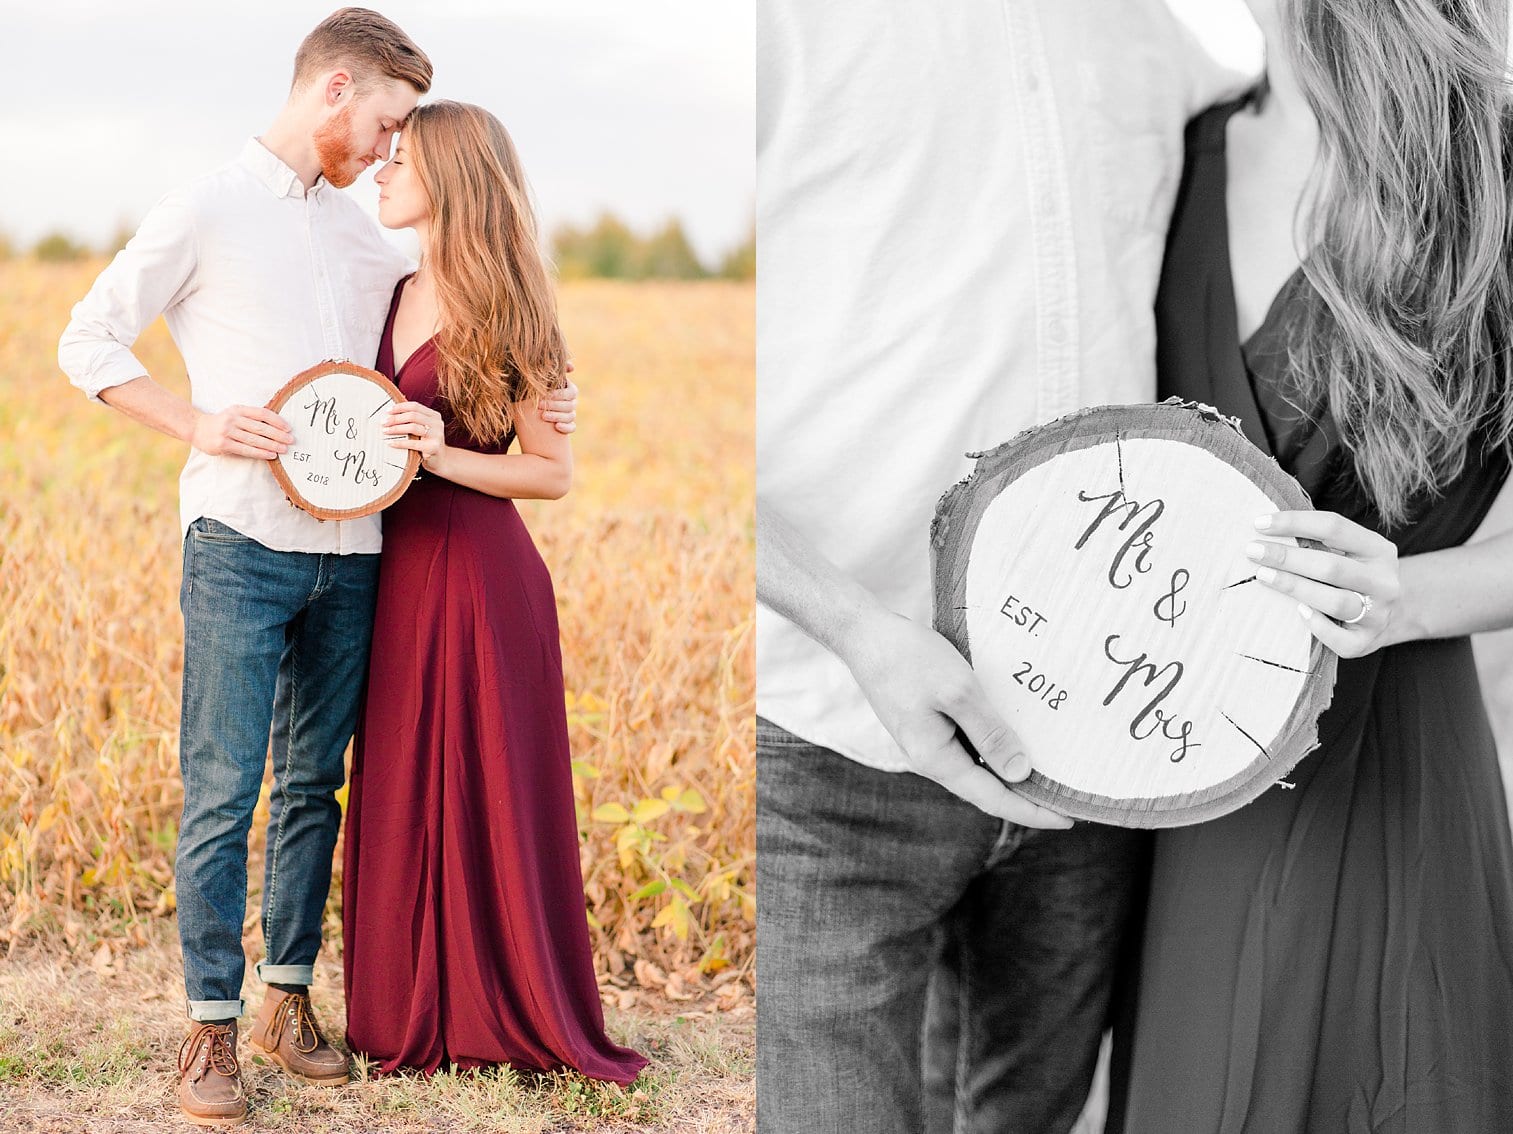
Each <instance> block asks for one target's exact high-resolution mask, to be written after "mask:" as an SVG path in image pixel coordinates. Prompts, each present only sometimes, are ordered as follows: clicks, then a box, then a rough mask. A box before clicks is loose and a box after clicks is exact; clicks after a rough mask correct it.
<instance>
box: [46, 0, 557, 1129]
mask: <svg viewBox="0 0 1513 1134" xmlns="http://www.w3.org/2000/svg"><path fill="white" fill-rule="evenodd" d="M430 83H431V63H430V60H429V59H428V58H427V57H426V55H425V53H424V52H422V51H421V50H420V49H419V48H418V47H417V46H416V45H415V44H414V43H413V42H412V41H411V40H410V38H409V37H408V36H407V35H406V34H405V33H404V32H403V31H401V30H400V29H399V28H398V27H397V26H395V25H394V24H393V23H392V22H390V21H389V20H387V19H385V18H384V17H383V16H381V15H379V14H377V13H376V12H371V11H368V10H366V9H361V8H343V9H341V10H340V11H338V12H336V13H334V14H333V15H332V16H330V17H329V18H328V19H326V20H325V21H323V22H322V23H321V24H320V25H319V26H318V27H317V28H316V29H315V30H314V31H312V32H311V33H310V35H309V36H308V37H306V39H305V40H304V42H303V43H302V44H301V45H300V48H299V51H298V53H297V55H296V57H295V69H294V81H293V85H292V88H291V90H290V94H289V98H288V101H287V102H286V103H285V105H284V107H283V109H282V110H281V111H280V112H279V114H278V115H277V117H276V118H275V119H274V121H273V124H272V126H271V127H270V128H269V129H268V130H267V131H266V132H265V133H264V134H263V135H262V136H261V137H260V138H256V139H253V140H250V141H249V142H248V143H247V144H246V146H245V147H244V149H243V151H242V154H241V156H240V158H238V159H237V161H235V162H234V163H232V164H231V165H228V166H226V167H224V168H222V169H220V170H218V171H216V172H214V173H212V174H209V175H208V176H206V177H202V178H200V179H199V180H197V181H195V182H193V183H191V184H190V185H188V186H186V187H184V188H183V189H180V190H178V191H175V192H172V193H170V194H168V196H166V197H165V198H163V200H162V201H160V202H159V203H158V204H157V205H156V206H155V207H154V208H153V210H152V211H151V212H150V213H149V215H148V216H147V217H146V219H145V220H144V221H143V222H142V226H141V228H140V229H139V230H138V232H137V234H136V236H135V237H134V238H133V239H132V241H131V242H130V243H129V244H128V245H127V246H126V248H125V249H124V250H123V251H122V252H121V253H120V255H118V256H117V257H116V259H115V260H114V261H113V262H112V263H111V264H110V266H109V267H108V268H106V269H105V271H104V272H102V273H101V275H100V277H99V279H97V280H96V281H95V284H94V286H93V288H91V290H90V292H89V294H88V295H87V296H86V297H85V298H84V300H83V301H82V302H80V303H79V304H78V305H77V306H76V307H75V308H74V311H73V319H72V321H71V322H70V324H69V326H68V329H67V330H66V331H65V332H64V334H63V337H62V341H61V343H60V345H59V351H58V354H59V362H60V364H61V366H62V368H63V370H64V371H66V372H67V373H68V375H69V377H70V379H71V380H72V381H73V383H74V384H75V385H76V386H79V387H80V388H81V389H83V390H84V391H85V392H86V393H88V394H89V395H90V396H91V397H94V398H99V399H100V400H103V401H104V402H106V403H107V404H108V405H110V406H111V407H112V408H114V409H117V410H120V411H121V412H123V413H125V414H126V415H127V416H129V417H131V418H133V419H135V420H137V421H139V422H142V423H143V424H145V425H147V426H149V427H151V428H153V429H156V430H158V431H159V432H162V433H167V434H169V435H170V436H173V437H177V438H179V439H181V440H183V441H187V442H188V443H189V445H190V447H191V449H190V455H189V459H188V461H187V463H186V464H185V466H184V471H183V474H182V476H181V478H180V516H181V521H182V525H183V528H184V530H185V532H186V538H185V543H184V578H183V585H182V589H181V592H180V605H181V607H182V610H183V614H184V690H183V713H182V724H181V731H180V766H181V769H182V773H183V778H184V812H183V818H182V821H181V824H180V830H179V845H178V857H177V863H176V891H177V899H178V918H179V933H180V939H181V943H182V946H183V953H184V980H185V988H186V992H187V995H188V1001H189V1017H190V1020H191V1021H192V1025H193V1026H192V1027H191V1030H190V1032H189V1035H188V1037H187V1038H186V1040H185V1041H184V1044H183V1046H182V1048H181V1049H180V1055H179V1070H180V1073H181V1082H180V1087H179V1103H180V1106H181V1108H182V1110H183V1112H184V1114H185V1115H186V1116H187V1117H188V1118H190V1119H191V1120H192V1121H194V1122H198V1123H205V1124H215V1123H226V1122H235V1121H239V1120H240V1119H241V1118H242V1117H244V1116H245V1114H246V1108H247V1103H246V1096H245V1093H244V1091H243V1088H242V1083H241V1079H240V1070H239V1067H238V1064H237V1059H236V1041H237V1018H238V1017H239V1016H240V1015H241V1013H242V1011H243V1003H242V999H241V987H242V977H243V967H244V960H243V954H242V919H243V915H244V912H245V908H246V898H247V834H248V830H249V828H250V824H251V819H252V812H253V808H254V807H255V805H256V803H257V798H258V792H259V788H260V785H261V782H262V778H263V768H264V763H265V760H266V759H267V756H268V752H269V742H270V733H271V740H272V758H273V771H274V787H273V794H272V798H271V804H270V808H269V826H268V847H267V862H266V873H265V880H264V886H263V937H264V944H265V949H266V959H265V960H263V961H262V962H261V963H260V964H258V966H257V972H258V976H259V977H260V978H261V979H262V980H263V981H264V982H265V983H266V984H267V985H268V992H267V994H266V997H265V999H264V1001H263V1004H262V1008H261V1010H260V1012H259V1013H258V1017H257V1021H256V1023H255V1024H254V1026H253V1030H252V1035H251V1040H252V1043H253V1045H254V1046H255V1047H258V1048H260V1049H262V1050H264V1051H266V1052H267V1053H268V1054H270V1055H271V1056H272V1058H273V1059H274V1060H275V1061H276V1062H277V1063H279V1064H280V1065H281V1066H282V1067H284V1069H285V1070H286V1071H288V1072H289V1073H290V1074H293V1075H295V1076H298V1077H300V1078H302V1079H305V1080H307V1081H310V1082H314V1083H326V1084H333V1085H334V1084H342V1083H345V1082H346V1081H347V1067H346V1062H345V1060H344V1059H343V1058H342V1056H341V1055H340V1054H339V1053H337V1052H336V1051H335V1050H334V1049H333V1048H332V1047H331V1046H330V1045H329V1044H328V1043H327V1042H326V1041H325V1039H324V1038H323V1037H322V1035H321V1033H320V1030H319V1027H318V1025H317V1023H316V1020H315V1017H314V1015H313V1013H312V1012H311V1009H310V1001H309V984H310V981H311V979H312V974H313V965H314V961H315V956H316V953H317V952H318V951H319V948H320V941H321V913H322V909H323V908H324V906H325V902H326V894H327V891H328V889H329V886H330V874H331V854H332V850H333V847H334V846H335V842H336V835H337V828H338V824H339V822H340V809H339V807H338V805H337V802H336V792H337V790H338V789H339V788H340V787H341V785H342V780H343V766H342V754H343V751H344V749H345V748H346V745H347V742H348V741H349V740H350V739H351V736H352V732H353V728H354V725H355V722H356V714H357V709H358V698H359V694H360V691H361V688H362V683H363V679H364V674H365V672H366V668H367V659H368V647H369V639H370V637H371V633H372V616H373V603H374V594H375V586H376V578H377V569H378V552H379V547H380V528H379V518H378V517H377V516H370V517H366V518H362V519H355V520H346V521H340V522H321V521H319V520H316V519H315V518H314V517H312V516H310V515H308V514H306V513H305V512H303V511H300V510H298V509H296V508H294V507H292V506H291V505H290V504H289V502H288V501H287V500H286V499H285V497H284V495H283V493H282V492H281V491H280V489H279V487H278V484H277V482H276V481H275V480H274V478H273V475H272V472H271V471H270V469H269V466H268V461H269V460H270V459H271V458H273V457H275V456H276V455H277V454H279V453H282V452H284V451H286V449H287V447H288V443H289V442H290V441H291V440H292V434H290V432H289V430H288V427H287V425H286V423H285V422H284V421H283V419H281V418H280V417H279V416H278V415H277V414H274V413H272V412H270V411H269V410H267V409H264V408H262V407H263V404H264V403H265V402H266V401H267V400H268V399H269V398H270V397H271V396H272V394H273V393H274V392H275V391H276V390H277V389H278V388H279V387H280V386H282V385H283V384H284V383H285V382H286V381H287V380H288V379H289V378H290V377H291V376H293V375H294V374H297V373H299V372H300V371H301V370H304V369H306V368H308V367H310V366H312V365H314V364H315V363H317V362H319V361H321V360H322V359H327V358H349V359H352V360H354V361H357V362H360V363H362V364H364V365H371V364H372V362H373V360H374V358H375V357H376V356H377V349H378V341H379V337H380V334H381V332H382V330H383V326H384V321H385V317H386V314H387V311H388V307H389V300H390V297H391V296H392V294H393V290H394V285H395V283H396V282H397V281H398V280H399V278H400V277H401V276H402V275H403V274H404V272H405V271H406V269H407V266H408V265H407V264H406V261H405V259H404V257H403V256H401V255H400V254H399V253H398V252H397V251H395V250H394V249H392V248H391V247H390V246H389V245H388V244H387V243H386V242H385V241H384V240H383V238H382V237H381V235H380V234H379V232H378V229H377V226H376V225H375V224H374V223H373V222H372V221H371V220H370V219H369V218H368V217H367V216H366V215H365V214H364V213H363V212H362V210H361V209H360V208H359V206H358V205H357V204H356V203H354V202H353V201H352V200H350V199H349V198H348V197H346V196H344V195H343V194H341V193H339V192H337V191H336V190H337V189H339V188H342V187H345V186H347V185H350V184H351V183H352V182H353V181H354V180H356V178H357V177H358V175H359V174H361V173H362V171H363V170H364V169H365V168H367V167H368V166H370V165H372V164H373V163H374V162H377V161H383V160H386V159H387V158H388V156H389V147H390V139H391V137H392V135H393V133H394V132H395V130H397V129H398V127H399V125H400V123H401V122H402V121H403V120H404V118H405V116H406V115H407V114H409V112H410V111H411V109H413V108H414V106H415V104H416V102H417V100H418V99H419V98H420V96H421V95H422V94H424V93H425V92H426V91H427V90H428V89H429V88H430ZM160 313H161V314H163V315H164V316H165V318H166V320H167V322H168V326H169V330H170V331H171V332H172V333H173V336H174V340H175V342H176V343H177V345H178V347H179V350H180V352H181V353H182V354H183V357H184V361H185V365H186V367H187V369H188V372H189V375H190V384H191V390H192V396H191V399H190V400H189V401H185V400H183V399H182V398H179V397H177V396H175V395H174V394H172V393H170V392H168V391H167V390H165V389H164V388H163V387H162V386H160V385H158V384H157V383H156V382H155V381H154V380H153V379H152V377H150V376H149V375H147V374H146V372H145V368H144V367H143V366H142V365H141V363H140V362H138V361H137V359H136V358H135V357H134V356H133V355H132V354H131V352H130V350H129V347H130V344H131V343H132V342H134V341H135V339H136V338H137V336H138V335H139V334H140V333H141V331H142V330H143V329H144V328H145V327H146V326H147V325H148V324H149V323H150V322H151V321H152V320H153V319H155V318H156V317H157V316H158V315H159V314H160ZM551 408H552V407H551V404H550V403H548V404H547V406H545V407H544V410H550V409H551ZM557 408H558V409H561V408H563V407H561V406H558V407H557ZM565 408H566V411H567V412H566V414H565V415H563V414H560V413H559V414H557V417H558V418H560V419H561V420H560V422H559V425H558V428H559V429H563V430H564V431H571V429H572V422H571V409H572V407H571V405H567V406H566V407H565ZM548 416H549V417H550V416H552V414H551V413H548Z"/></svg>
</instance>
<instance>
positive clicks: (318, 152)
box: [311, 102, 367, 189]
mask: <svg viewBox="0 0 1513 1134" xmlns="http://www.w3.org/2000/svg"><path fill="white" fill-rule="evenodd" d="M353 109H354V108H353V104H352V103H350V102H349V103H347V105H346V106H344V107H342V108H341V110H339V111H338V112H337V113H336V114H335V115H334V116H333V117H332V118H331V119H330V121H328V122H326V123H325V124H324V125H322V126H320V127H318V128H317V129H316V131H315V133H314V134H312V135H311V140H312V141H313V142H314V143H315V156H316V157H318V158H319V159H320V171H321V173H322V175H323V176H324V177H325V179H326V180H327V181H329V182H330V183H331V184H332V185H334V186H336V188H338V189H345V188H346V187H347V186H348V185H351V184H352V182H354V181H356V180H357V177H358V175H359V174H360V173H362V171H363V170H364V169H366V168H367V166H366V165H363V164H360V163H361V161H362V158H361V156H360V155H359V154H357V153H356V152H355V151H354V149H353V146H352V111H353ZM354 167H355V168H354Z"/></svg>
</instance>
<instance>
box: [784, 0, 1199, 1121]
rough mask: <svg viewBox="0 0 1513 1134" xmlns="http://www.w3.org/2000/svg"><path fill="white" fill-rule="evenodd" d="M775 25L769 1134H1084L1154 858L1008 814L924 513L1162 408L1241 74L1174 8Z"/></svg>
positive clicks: (1017, 5)
mask: <svg viewBox="0 0 1513 1134" xmlns="http://www.w3.org/2000/svg"><path fill="white" fill-rule="evenodd" d="M759 11H760V15H759V23H758V57H759V66H758V90H759V108H758V115H759V119H758V178H757V180H758V205H757V207H758V226H759V231H760V240H759V242H758V254H759V256H760V263H759V268H758V273H757V279H758V347H757V349H758V375H759V389H758V399H757V403H758V411H757V414H758V417H757V429H758V442H757V461H758V489H759V504H758V533H757V537H758V567H757V583H758V599H759V601H760V602H761V603H762V604H763V606H764V607H765V608H766V609H760V610H759V611H758V634H757V650H758V655H757V658H758V670H757V674H758V677H757V681H758V695H757V710H758V714H759V721H758V760H757V768H758V771H757V808H758V812H757V814H758V826H757V836H758V873H759V878H760V893H759V900H758V916H759V928H758V939H759V941H760V948H759V950H758V968H759V980H758V988H759V995H760V1003H759V1007H758V1018H759V1019H760V1020H761V1029H760V1032H759V1035H758V1081H759V1091H758V1125H759V1128H760V1130H761V1131H762V1132H763V1134H826V1132H830V1131H837V1132H839V1131H848V1132H849V1131H861V1130H864V1131H867V1132H868V1134H889V1132H898V1134H917V1132H918V1131H920V1130H924V1129H929V1130H931V1131H935V1130H952V1129H954V1130H955V1131H957V1132H960V1134H967V1132H973V1134H975V1132H979V1131H982V1132H986V1131H1033V1132H1035V1134H1046V1132H1051V1131H1065V1130H1068V1129H1069V1128H1070V1127H1071V1126H1072V1125H1073V1123H1074V1122H1075V1121H1076V1119H1077V1117H1078V1114H1079V1112H1080V1111H1081V1109H1082V1106H1083V1103H1084V1100H1085V1099H1086V1097H1087V1093H1088V1086H1089V1082H1090V1080H1091V1077H1092V1072H1093V1067H1094V1062H1095V1059H1096V1054H1097V1048H1098V1042H1099V1037H1100V1035H1101V1033H1102V1030H1103V1025H1104V1020H1105V1015H1106V1011H1107V1005H1108V1000H1109V990H1110V984H1111V970H1112V967H1113V962H1114V958H1115V955H1116V952H1117V950H1118V948H1119V946H1120V942H1121V938H1122V936H1123V933H1124V929H1125V925H1126V922H1127V920H1128V916H1129V914H1130V912H1131V910H1132V908H1133V906H1134V900H1135V886H1136V882H1137V879H1138V875H1139V863H1140V858H1141V847H1142V844H1141V842H1140V841H1139V838H1138V836H1137V835H1136V834H1135V833H1133V832H1129V831H1123V830H1118V829H1114V828H1108V827H1100V826H1097V825H1094V824H1077V825H1076V826H1072V825H1071V824H1070V823H1069V822H1068V821H1066V820H1065V819H1063V818H1062V817H1060V816H1057V815H1054V814H1052V813H1050V812H1048V811H1046V810H1044V809H1042V808H1040V807H1037V806H1035V805H1033V804H1031V803H1030V802H1029V801H1027V800H1026V799H1024V798H1023V797H1021V796H1019V795H1016V794H1015V793H1014V792H1013V791H1012V790H1011V788H1010V787H1009V786H1006V783H1007V784H1009V785H1011V784H1013V783H1014V782H1017V781H1019V780H1021V779H1023V778H1024V776H1025V775H1026V774H1027V773H1028V771H1029V767H1030V762H1031V761H1032V760H1033V759H1034V758H1035V756H1036V753H1034V752H1026V751H1025V750H1024V748H1023V746H1022V745H1021V744H1020V742H1019V740H1018V738H1017V737H1016V736H1015V734H1014V732H1013V729H1012V722H1010V721H1005V720H1003V719H1002V718H1001V717H1000V716H999V715H998V714H997V713H996V712H995V711H994V709H993V708H992V706H991V705H990V704H989V702H988V701H987V699H986V696H985V694H984V691H983V689H982V688H981V686H980V685H979V684H978V683H977V681H976V679H975V677H974V676H973V674H972V671H971V669H970V667H969V666H968V665H967V664H966V663H965V662H964V661H963V660H962V658H961V657H960V656H959V655H957V654H956V652H955V651H954V650H953V649H952V647H951V646H950V645H949V644H948V643H947V642H946V641H945V640H944V639H943V638H941V637H940V636H938V635H937V634H935V633H934V631H932V630H931V629H929V618H930V613H931V609H932V603H931V587H930V572H929V527H930V520H931V517H932V515H933V511H934V507H935V503H936V501H937V499H938V498H939V496H940V495H941V493H942V492H944V491H945V490H946V489H948V488H949V487H950V486H951V485H952V484H953V483H954V482H956V481H957V480H959V479H961V478H962V477H963V476H965V475H966V474H967V473H968V472H969V471H970V468H971V462H970V460H969V459H968V458H967V457H966V456H965V454H966V453H967V452H969V451H973V450H980V449H986V448H990V447H992V446H993V445H995V444H997V443H999V442H1001V441H1003V440H1006V439H1007V438H1009V437H1011V436H1013V434H1014V433H1015V432H1017V431H1019V430H1021V429H1024V428H1027V427H1029V426H1032V425H1035V424H1037V423H1041V422H1045V421H1048V420H1050V419H1052V418H1055V417H1058V416H1061V415H1063V414H1067V413H1070V412H1072V411H1074V410H1076V409H1078V408H1081V407H1083V406H1088V405H1094V404H1099V403H1121V402H1138V401H1146V400H1149V399H1150V397H1151V396H1152V394H1153V391H1154V386H1155V382H1154V373H1153V370H1154V327H1153V321H1152V316H1151V304H1152V300H1153V298H1154V293H1155V286H1156V279H1157V273H1158V270H1159V267H1160V261H1161V253H1162V248H1163V244H1164V236H1165V225H1166V221H1167V217H1168V214H1169V212H1170V208H1171V204H1172V199H1173V194H1174V192H1175V189H1176V185H1177V180H1178V176H1179V172H1180V168H1181V160H1182V131H1183V126H1184V124H1185V122H1186V120H1187V118H1188V117H1189V116H1190V115H1191V114H1192V113H1194V112H1196V111H1197V110H1199V109H1201V108H1202V107H1203V106H1205V105H1207V104H1208V103H1209V102H1211V101H1213V100H1214V99H1215V98H1216V97H1218V96H1219V95H1220V94H1221V93H1223V88H1224V86H1225V85H1226V81H1221V80H1220V76H1218V75H1217V74H1216V73H1214V72H1213V71H1212V70H1211V69H1210V68H1209V67H1208V66H1206V65H1205V64H1204V63H1203V62H1201V61H1200V56H1199V53H1198V52H1197V51H1196V49H1194V48H1192V47H1190V46H1189V45H1188V44H1187V43H1186V42H1185V39H1184V36H1183V35H1182V33H1181V31H1180V29H1179V28H1178V26H1177V25H1176V23H1175V22H1174V21H1173V19H1172V17H1171V16H1170V14H1169V13H1168V12H1167V11H1166V9H1165V7H1164V5H1163V4H1162V2H1161V0H1131V2H1130V3H1122V4H1107V3H1103V2H1102V0H1010V2H1008V3H992V4H986V3H968V4H964V5H950V6H945V7H942V6H940V5H937V4H932V3H929V2H928V0H905V2H903V3H900V4H893V5H888V6H886V8H875V7H873V6H864V5H850V4H845V3H833V4H822V5H821V4H813V3H809V2H807V0H764V2H763V4H762V5H761V8H760V9H759ZM1025 536H1026V538H1031V539H1032V538H1034V533H1033V532H1027V533H1025ZM974 750H975V752H976V754H977V755H979V756H980V757H981V759H982V761H983V763H985V764H986V765H987V766H988V768H991V769H992V770H993V771H992V772H991V773H990V771H989V770H988V769H987V768H984V767H981V766H979V765H978V764H976V763H975V762H974V760H973V757H972V755H971V753H972V752H973V751H974ZM994 773H996V774H994ZM1058 828H1063V829H1058ZM932 979H933V982H934V993H933V995H934V996H935V1005H936V1011H935V1013H934V1015H933V1017H932V1018H933V1019H934V1020H935V1021H936V1024H937V1026H934V1027H932V1028H930V1029H927V1028H926V1026H925V1017H926V1004H927V996H928V995H929V990H930V988H931V985H932ZM927 1077H928V1078H929V1079H930V1080H931V1081H932V1082H933V1084H934V1087H933V1089H931V1090H930V1091H929V1092H927V1090H926V1087H925V1085H924V1084H925V1080H926V1078H927ZM927 1093H928V1099H927Z"/></svg>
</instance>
